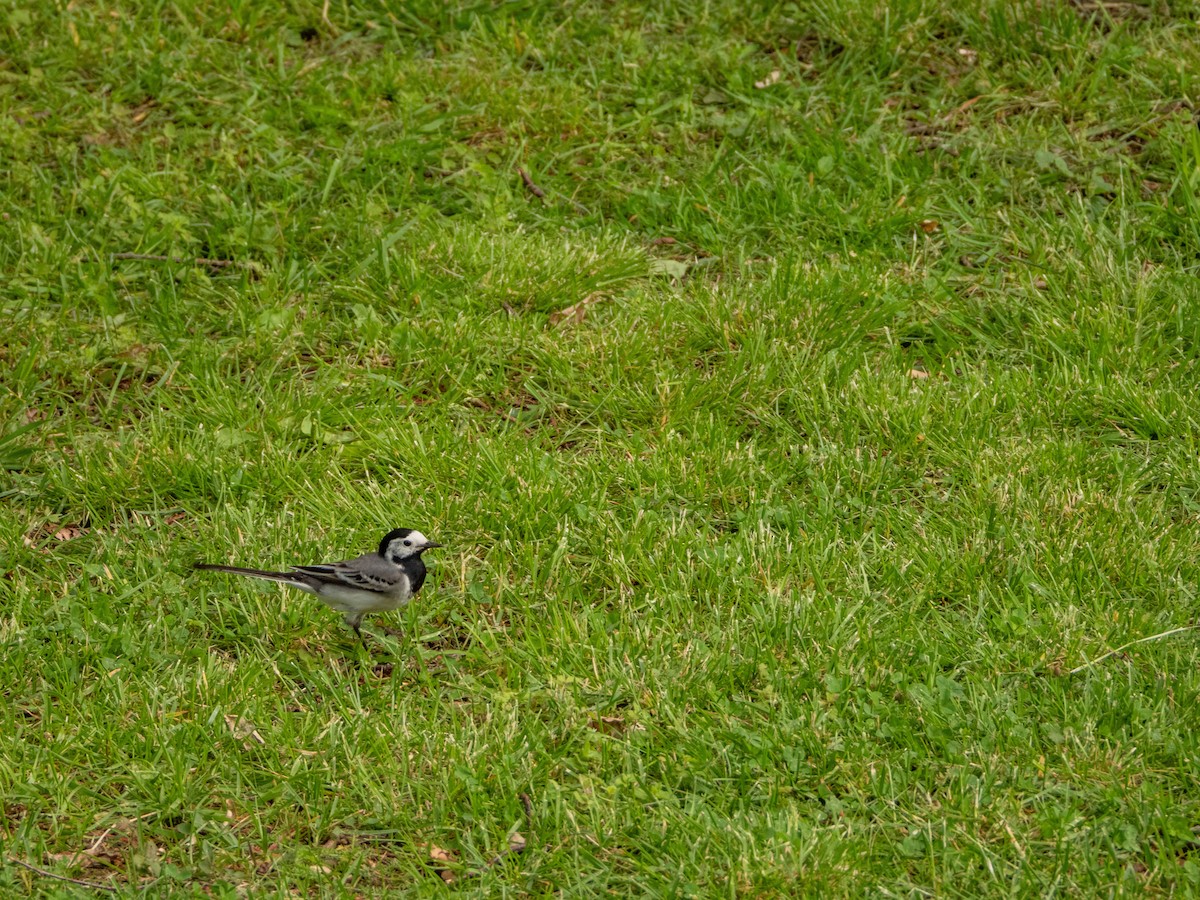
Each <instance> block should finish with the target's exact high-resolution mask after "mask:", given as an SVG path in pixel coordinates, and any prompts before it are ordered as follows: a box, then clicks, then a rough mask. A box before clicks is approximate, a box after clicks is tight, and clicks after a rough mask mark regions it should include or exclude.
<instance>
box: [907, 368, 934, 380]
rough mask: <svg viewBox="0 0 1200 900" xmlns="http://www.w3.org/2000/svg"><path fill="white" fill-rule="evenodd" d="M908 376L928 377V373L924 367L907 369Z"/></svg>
mask: <svg viewBox="0 0 1200 900" xmlns="http://www.w3.org/2000/svg"><path fill="white" fill-rule="evenodd" d="M908 377H909V378H928V377H929V373H928V372H926V371H925V370H924V369H909V370H908Z"/></svg>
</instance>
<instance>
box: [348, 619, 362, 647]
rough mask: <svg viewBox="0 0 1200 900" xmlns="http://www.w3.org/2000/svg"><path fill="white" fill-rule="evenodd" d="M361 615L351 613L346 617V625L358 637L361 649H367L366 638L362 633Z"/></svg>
mask: <svg viewBox="0 0 1200 900" xmlns="http://www.w3.org/2000/svg"><path fill="white" fill-rule="evenodd" d="M362 620H363V617H362V613H357V614H355V613H351V614H350V615H348V616H346V624H347V625H349V626H350V627H351V628H353V629H354V633H355V634H356V635H358V639H359V640H360V641H362V645H363V649H364V650H365V649H367V636H366V635H365V634H363V632H362Z"/></svg>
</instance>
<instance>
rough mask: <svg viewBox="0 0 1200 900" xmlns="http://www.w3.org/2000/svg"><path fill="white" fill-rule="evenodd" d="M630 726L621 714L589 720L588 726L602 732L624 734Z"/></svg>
mask: <svg viewBox="0 0 1200 900" xmlns="http://www.w3.org/2000/svg"><path fill="white" fill-rule="evenodd" d="M628 727H629V726H628V725H627V724H626V722H625V720H624V719H622V718H621V717H620V716H600V717H599V718H598V719H592V720H591V721H590V722H588V728H591V729H592V730H593V731H598V732H600V733H601V734H610V735H617V734H624V733H625V731H626V729H627V728H628Z"/></svg>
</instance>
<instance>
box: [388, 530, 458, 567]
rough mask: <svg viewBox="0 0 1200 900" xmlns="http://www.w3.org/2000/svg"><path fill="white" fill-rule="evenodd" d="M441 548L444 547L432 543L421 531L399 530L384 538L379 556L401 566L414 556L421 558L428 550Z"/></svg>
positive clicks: (390, 532) (389, 533) (434, 542)
mask: <svg viewBox="0 0 1200 900" xmlns="http://www.w3.org/2000/svg"><path fill="white" fill-rule="evenodd" d="M440 546H442V545H441V544H439V543H437V542H436V541H431V540H430V539H429V538H427V537H425V535H423V534H421V532H419V531H414V530H413V529H411V528H397V529H396V530H395V531H389V532H388V533H387V534H385V535H384V536H383V540H382V541H380V542H379V555H380V556H382V557H383V558H384V559H386V560H390V561H391V562H394V563H397V564H399V563H401V562H402V561H404V560H406V559H409V558H411V557H413V556H420V555H421V554H422V553H424V552H425V551H426V550H432V549H433V548H434V547H440Z"/></svg>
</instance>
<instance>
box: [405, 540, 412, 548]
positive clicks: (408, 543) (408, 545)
mask: <svg viewBox="0 0 1200 900" xmlns="http://www.w3.org/2000/svg"><path fill="white" fill-rule="evenodd" d="M404 546H405V547H411V546H412V541H405V542H404Z"/></svg>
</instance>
